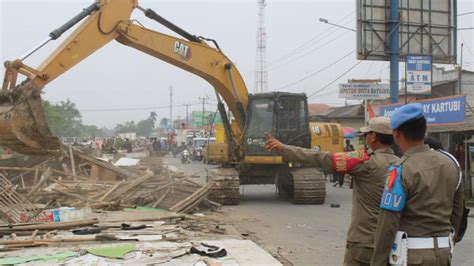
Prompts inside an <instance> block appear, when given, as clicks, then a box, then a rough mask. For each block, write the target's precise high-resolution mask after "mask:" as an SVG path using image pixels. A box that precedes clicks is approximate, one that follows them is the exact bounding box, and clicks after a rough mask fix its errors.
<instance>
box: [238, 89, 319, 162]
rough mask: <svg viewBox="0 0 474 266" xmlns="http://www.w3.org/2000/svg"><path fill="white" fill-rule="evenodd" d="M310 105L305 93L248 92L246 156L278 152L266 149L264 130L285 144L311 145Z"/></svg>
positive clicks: (271, 154) (308, 146)
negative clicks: (253, 93)
mask: <svg viewBox="0 0 474 266" xmlns="http://www.w3.org/2000/svg"><path fill="white" fill-rule="evenodd" d="M307 106H308V104H307V97H306V94H304V93H287V92H271V93H262V94H255V95H249V104H248V110H249V111H248V113H247V118H246V121H247V123H246V127H245V133H244V149H245V156H246V157H248V156H251V157H254V156H277V154H276V153H275V152H269V151H267V150H266V149H265V141H266V140H267V137H266V136H265V132H267V133H269V134H271V135H273V136H275V137H276V138H277V139H279V140H281V141H283V142H284V143H286V144H290V145H295V146H299V147H304V148H310V145H311V137H310V136H311V135H310V132H309V128H308V124H309V123H308V107H307ZM262 159H263V158H262ZM262 163H263V162H262Z"/></svg>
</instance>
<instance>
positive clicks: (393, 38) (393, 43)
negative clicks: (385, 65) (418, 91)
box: [390, 0, 400, 103]
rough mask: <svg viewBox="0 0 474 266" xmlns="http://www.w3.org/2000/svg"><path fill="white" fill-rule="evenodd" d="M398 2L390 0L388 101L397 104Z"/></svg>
mask: <svg viewBox="0 0 474 266" xmlns="http://www.w3.org/2000/svg"><path fill="white" fill-rule="evenodd" d="M398 1H399V0H390V101H391V102H392V103H397V102H398V78H399V73H398V62H399V51H398V50H399V41H400V40H399V34H400V33H399V27H398V23H399V21H398V20H399V17H398V11H399V10H398Z"/></svg>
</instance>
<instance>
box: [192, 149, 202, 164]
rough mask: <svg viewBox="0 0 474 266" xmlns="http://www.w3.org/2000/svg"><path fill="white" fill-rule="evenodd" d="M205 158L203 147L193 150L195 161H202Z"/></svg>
mask: <svg viewBox="0 0 474 266" xmlns="http://www.w3.org/2000/svg"><path fill="white" fill-rule="evenodd" d="M203 158H204V155H203V152H202V149H195V150H194V151H193V161H202V159H203Z"/></svg>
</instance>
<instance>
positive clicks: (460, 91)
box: [458, 43, 464, 94]
mask: <svg viewBox="0 0 474 266" xmlns="http://www.w3.org/2000/svg"><path fill="white" fill-rule="evenodd" d="M463 48H464V43H461V62H460V64H459V67H458V69H459V77H458V94H461V93H462V88H461V78H462V50H463Z"/></svg>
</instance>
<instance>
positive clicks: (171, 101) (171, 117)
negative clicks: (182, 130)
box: [170, 85, 173, 127]
mask: <svg viewBox="0 0 474 266" xmlns="http://www.w3.org/2000/svg"><path fill="white" fill-rule="evenodd" d="M170 125H171V127H173V86H172V85H171V86H170Z"/></svg>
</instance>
